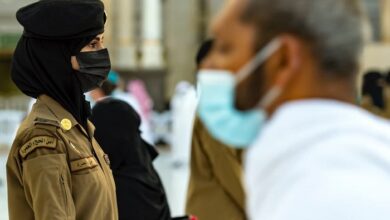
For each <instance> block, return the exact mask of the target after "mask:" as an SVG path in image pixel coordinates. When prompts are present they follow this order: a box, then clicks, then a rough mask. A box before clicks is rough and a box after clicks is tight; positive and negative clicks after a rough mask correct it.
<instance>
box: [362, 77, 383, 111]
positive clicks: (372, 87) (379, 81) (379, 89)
mask: <svg viewBox="0 0 390 220" xmlns="http://www.w3.org/2000/svg"><path fill="white" fill-rule="evenodd" d="M385 84H386V83H385V78H384V76H383V75H382V73H381V72H379V71H370V72H368V73H366V74H365V75H364V76H363V87H362V100H361V106H362V107H363V108H364V109H366V110H368V111H370V112H372V113H374V114H376V115H378V116H382V117H385V114H386V112H385V111H386V107H387V103H386V102H385V101H386V99H385Z"/></svg>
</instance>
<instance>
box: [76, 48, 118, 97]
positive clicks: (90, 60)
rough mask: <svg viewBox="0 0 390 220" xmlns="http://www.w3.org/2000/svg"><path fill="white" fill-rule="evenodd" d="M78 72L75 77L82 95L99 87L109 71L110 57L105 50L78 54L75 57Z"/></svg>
mask: <svg viewBox="0 0 390 220" xmlns="http://www.w3.org/2000/svg"><path fill="white" fill-rule="evenodd" d="M76 59H77V62H78V63H79V66H80V70H79V71H78V73H77V77H78V79H79V81H80V83H81V87H82V90H83V92H84V93H86V92H89V91H91V90H93V89H96V88H98V87H101V86H102V84H103V82H104V80H106V79H107V76H108V73H109V72H110V70H111V62H110V55H109V54H108V50H107V49H102V50H99V51H93V52H80V53H79V54H77V55H76Z"/></svg>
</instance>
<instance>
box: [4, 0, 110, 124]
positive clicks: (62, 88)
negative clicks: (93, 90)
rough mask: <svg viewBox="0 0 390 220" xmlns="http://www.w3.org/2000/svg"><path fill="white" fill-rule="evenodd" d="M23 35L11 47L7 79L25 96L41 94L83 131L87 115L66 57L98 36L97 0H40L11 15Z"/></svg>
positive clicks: (100, 10) (100, 24) (102, 16)
mask: <svg viewBox="0 0 390 220" xmlns="http://www.w3.org/2000/svg"><path fill="white" fill-rule="evenodd" d="M17 19H18V21H19V23H20V24H21V25H22V26H23V27H24V33H23V36H22V37H21V39H20V40H19V43H18V45H17V47H16V49H15V53H14V57H13V62H12V71H11V76H12V80H13V81H14V83H15V84H16V86H17V87H18V88H19V89H20V90H21V91H22V92H23V93H24V94H26V95H28V96H30V97H33V98H37V97H38V96H40V95H42V94H45V95H48V96H50V97H51V98H53V99H54V100H56V101H57V102H58V103H60V104H61V105H62V106H63V107H64V108H65V109H66V110H67V111H69V112H70V113H71V114H72V115H73V116H74V117H75V119H76V120H77V121H78V122H79V123H80V124H81V125H82V126H84V127H86V121H87V118H88V116H89V115H90V107H89V103H87V102H86V101H85V97H84V94H83V92H82V89H81V85H80V82H79V80H78V78H77V76H76V74H78V72H77V71H75V70H73V68H72V65H71V56H74V55H76V54H78V53H79V52H80V50H81V49H82V48H83V47H84V46H86V45H87V44H88V43H89V42H90V41H91V40H92V39H94V38H95V37H96V36H97V35H98V34H101V33H103V32H104V23H105V20H106V17H105V13H104V5H103V3H102V2H101V1H100V0H41V1H39V2H36V3H34V4H31V5H29V6H26V7H24V8H21V9H20V10H19V11H18V12H17Z"/></svg>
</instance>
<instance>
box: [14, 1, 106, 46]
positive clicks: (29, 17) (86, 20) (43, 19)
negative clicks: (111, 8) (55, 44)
mask: <svg viewBox="0 0 390 220" xmlns="http://www.w3.org/2000/svg"><path fill="white" fill-rule="evenodd" d="M16 18H17V19H18V21H19V23H20V24H21V25H22V26H23V27H24V33H23V35H24V36H25V37H32V38H40V39H53V40H66V39H75V38H82V37H89V36H96V35H98V34H101V33H103V32H104V24H105V21H106V14H105V11H104V4H103V2H101V1H100V0H41V1H38V2H36V3H33V4H31V5H28V6H25V7H23V8H21V9H19V11H18V12H17V13H16Z"/></svg>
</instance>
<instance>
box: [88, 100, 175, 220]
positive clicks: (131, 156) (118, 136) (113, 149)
mask: <svg viewBox="0 0 390 220" xmlns="http://www.w3.org/2000/svg"><path fill="white" fill-rule="evenodd" d="M90 119H91V121H92V123H94V125H95V127H96V130H95V138H96V140H97V141H98V142H99V144H100V145H101V147H102V148H103V150H104V151H105V152H106V153H107V154H108V156H109V157H110V161H111V169H112V171H113V174H114V178H115V184H116V189H117V190H116V192H117V199H118V210H119V219H121V220H122V219H123V220H127V219H135V220H137V219H140V220H141V219H142V220H166V219H171V216H170V211H169V205H168V202H167V198H166V194H165V191H164V187H163V185H162V182H161V180H160V178H159V176H158V174H157V172H156V171H155V169H154V167H153V164H152V162H153V160H154V159H155V158H156V157H157V156H158V153H157V152H156V150H155V149H154V147H153V146H151V145H150V144H148V143H147V142H145V141H144V140H143V139H142V138H141V132H140V130H139V126H140V124H141V119H140V117H139V115H138V114H137V113H136V111H135V110H134V109H133V108H132V107H131V106H130V105H128V104H127V103H125V102H123V101H120V100H116V99H112V98H106V99H104V100H102V101H100V102H98V103H97V104H96V105H95V107H94V108H93V109H92V115H91V118H90Z"/></svg>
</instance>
